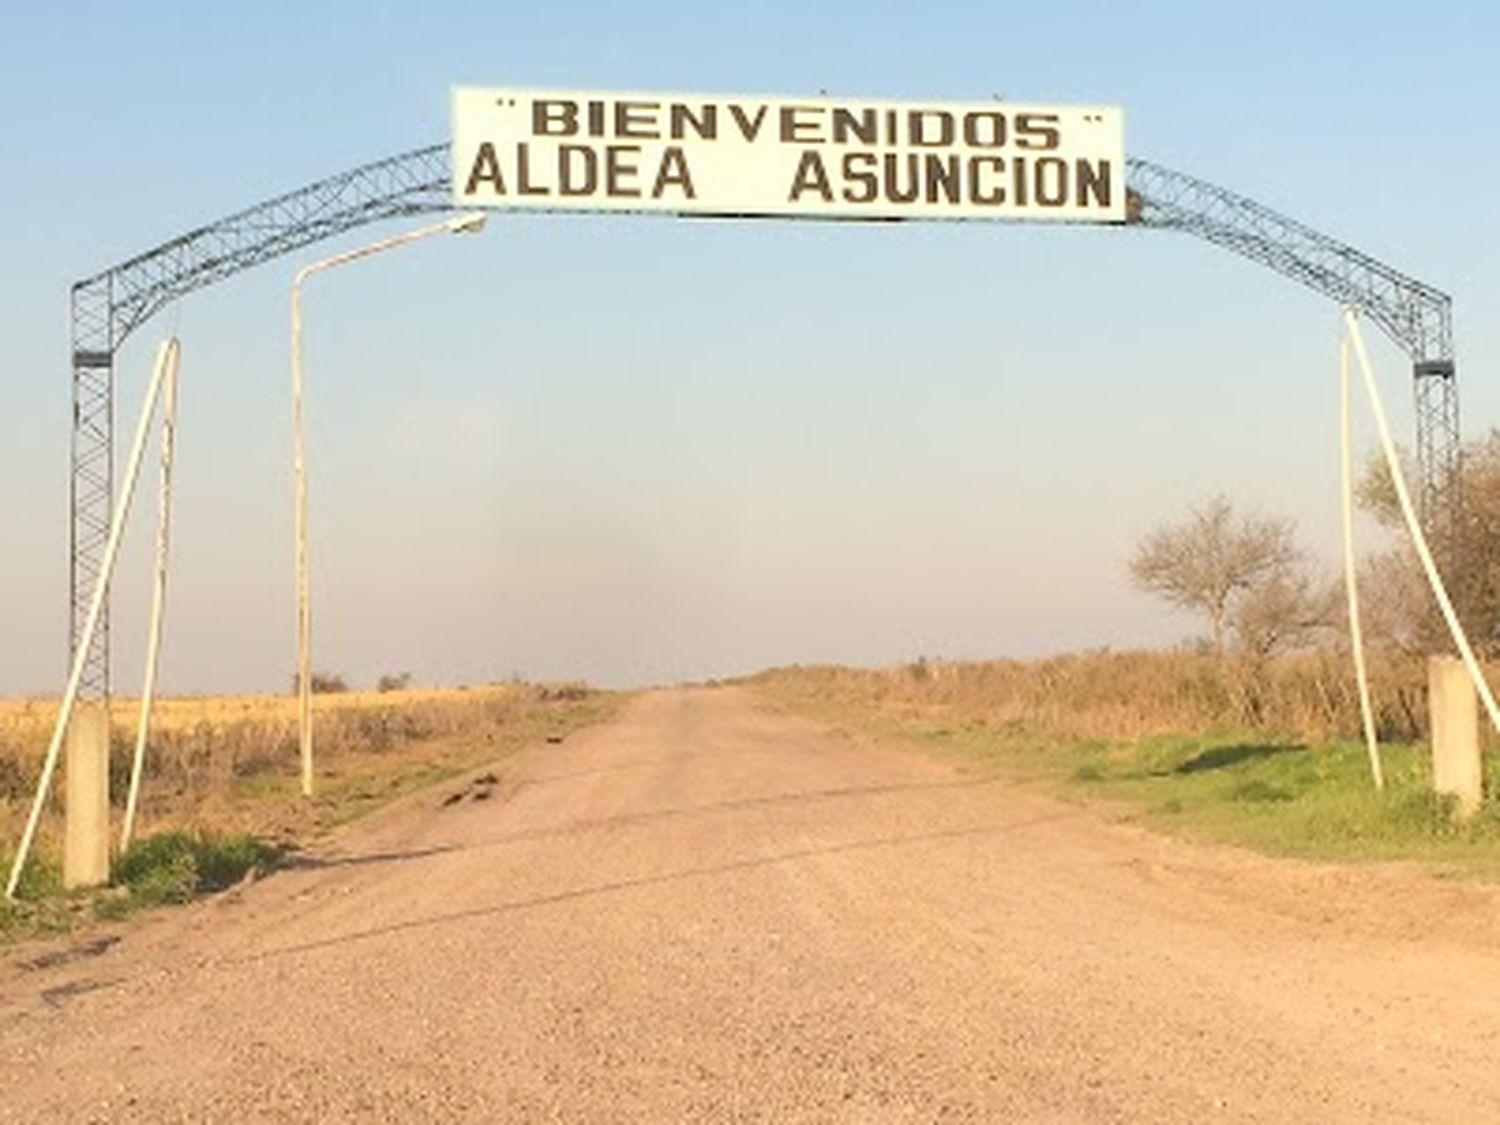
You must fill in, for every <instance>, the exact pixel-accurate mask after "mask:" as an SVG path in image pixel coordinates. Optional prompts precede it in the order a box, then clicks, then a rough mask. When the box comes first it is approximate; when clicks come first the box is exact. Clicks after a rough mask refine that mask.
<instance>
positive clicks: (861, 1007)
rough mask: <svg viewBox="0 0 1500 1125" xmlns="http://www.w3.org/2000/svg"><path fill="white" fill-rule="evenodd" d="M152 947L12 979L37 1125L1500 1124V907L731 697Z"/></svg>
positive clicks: (631, 722) (246, 892)
mask: <svg viewBox="0 0 1500 1125" xmlns="http://www.w3.org/2000/svg"><path fill="white" fill-rule="evenodd" d="M456 795H461V796H459V798H458V799H454V797H455V796H456ZM120 933H121V935H122V936H121V940H119V941H118V942H117V943H115V944H113V945H111V946H110V947H109V948H107V949H104V950H103V951H102V952H94V953H90V952H88V951H87V950H85V949H75V951H74V955H73V956H72V957H71V958H69V959H66V960H62V961H61V962H60V963H48V964H42V965H37V964H35V963H34V958H35V956H36V953H37V951H36V950H34V949H33V950H31V951H29V952H25V953H23V954H16V953H12V954H11V955H10V956H9V957H7V958H6V960H5V964H4V967H3V968H0V1107H3V1108H0V1116H3V1118H4V1119H5V1120H17V1121H20V1120H25V1121H34V1120H59V1121H62V1120H66V1121H84V1120H91V1119H95V1120H184V1119H186V1120H218V1121H244V1120H330V1119H335V1120H336V1119H354V1118H358V1119H363V1120H392V1121H396V1120H399V1121H413V1120H438V1119H445V1120H450V1119H471V1120H486V1121H551V1120H561V1121H589V1122H605V1121H627V1120H628V1121H652V1122H656V1121H741V1120H743V1121H777V1122H785V1121H828V1120H835V1121H859V1122H867V1121H935V1120H975V1121H1005V1120H1025V1121H1151V1122H1167V1121H1183V1122H1188V1121H1191V1122H1202V1121H1220V1120H1222V1121H1239V1120H1264V1121H1292V1120H1302V1121H1370V1120H1381V1121H1425V1120H1430V1121H1445V1122H1453V1121H1486V1120H1489V1121H1493V1120H1500V1050H1497V1047H1500V1043H1497V1031H1500V943H1497V938H1500V896H1497V894H1496V893H1495V892H1494V891H1493V890H1491V889H1489V888H1486V887H1482V886H1477V885H1472V884H1462V883H1444V882H1439V881H1436V880H1433V879H1432V878H1430V877H1424V876H1420V875H1413V874H1408V873H1403V872H1400V871H1394V870H1391V869H1381V870H1368V871H1356V872H1349V871H1344V870H1340V869H1336V868H1331V867H1319V866H1313V865H1307V864H1295V863H1286V862H1275V861H1270V860H1264V859H1259V858H1255V857H1252V856H1247V855H1244V854H1241V853H1237V852H1232V851H1228V850H1219V849H1205V848H1199V847H1194V846H1190V845H1186V844H1182V843H1177V842H1173V841H1170V840H1165V839H1162V838H1159V837H1156V836H1154V835H1151V834H1149V833H1147V832H1145V831H1142V830H1140V829H1138V828H1135V827H1133V826H1131V825H1130V824H1128V823H1122V822H1120V821H1119V819H1118V818H1117V817H1116V818H1114V819H1112V818H1111V817H1110V816H1109V815H1107V814H1103V813H1100V812H1098V811H1096V810H1086V809H1081V808H1078V807H1074V806H1071V805H1068V804H1064V803H1060V802H1057V801H1054V800H1050V799H1046V798H1042V797H1039V796H1037V795H1034V794H1028V793H1025V792H1020V791H1017V790H1015V789H1014V788H1012V787H1010V786H1008V785H1006V784H1005V783H1003V782H1000V781H996V780H993V779H986V778H984V777H982V776H977V775H972V774H965V773H962V772H960V771H959V770H958V768H957V767H955V766H954V765H952V764H948V763H945V762H942V761H939V760H936V759H928V758H925V757H923V756H921V755H918V754H915V753H908V752H903V751H897V750H891V749H883V748H880V747H875V746H871V745H867V744H863V743H861V742H860V741H859V740H857V739H854V738H850V737H849V736H846V735H845V736H841V735H838V734H837V733H824V732H820V731H819V730H817V729H816V728H814V727H812V726H810V725H808V724H806V723H805V722H802V721H800V720H796V719H793V718H791V717H788V716H785V715H781V714H778V713H776V712H775V711H774V710H771V709H769V708H768V707H766V706H765V705H763V704H760V703H757V702H756V701H755V700H754V699H753V698H752V697H750V696H747V695H744V694H741V693H740V692H738V691H734V690H717V691H711V690H701V691H671V692H659V693H654V694H650V695H646V696H643V697H641V698H640V699H639V700H638V701H637V702H635V703H634V704H633V705H631V706H630V707H629V708H628V709H627V710H626V712H625V714H624V716H623V717H622V718H621V719H619V720H618V721H616V722H614V723H612V724H611V725H609V726H607V727H601V728H597V729H594V730H590V731H586V732H584V733H582V734H579V735H575V736H573V737H571V738H569V739H568V740H567V741H566V742H565V743H563V744H561V745H551V746H544V747H538V748H536V749H535V750H533V751H529V752H527V753H525V754H523V755H521V756H519V757H517V758H513V759H511V760H510V761H508V762H507V763H506V764H505V765H504V767H503V768H501V769H497V770H496V771H495V781H494V782H493V783H491V782H483V781H476V782H473V783H469V784H463V785H460V784H454V785H451V786H449V787H447V788H445V789H443V790H441V791H439V792H436V793H433V794H429V795H425V796H424V797H423V799H422V800H420V801H417V802H414V803H412V804H411V805H409V806H408V807H406V808H404V809H402V810H399V811H397V812H395V813H393V814H392V815H389V816H386V817H384V818H382V819H381V821H380V822H379V823H378V824H375V825H367V826H365V827H362V828H360V829H359V830H358V831H356V832H351V833H349V834H347V835H345V836H344V837H342V838H341V839H339V840H337V841H334V842H332V843H330V844H328V845H326V846H324V847H323V848H321V849H319V850H318V852H317V853H316V854H315V855H313V856H311V857H309V859H308V861H307V862H306V863H305V864H304V865H302V866H300V867H298V868H297V869H294V870H290V871H286V872H283V873H279V874H277V875H276V876H274V877H273V878H271V879H268V880H265V881H263V882H261V883H259V884H256V885H254V886H250V887H247V888H244V889H243V890H240V891H237V892H233V893H231V894H230V895H228V896H226V897H223V898H220V899H218V900H215V901H212V902H208V903H204V904H200V905H199V906H197V907H194V908H191V909H189V910H185V911H177V912H167V913H163V914H160V915H157V916H156V917H154V918H151V919H148V920H147V921H146V922H145V923H144V924H141V925H137V926H134V927H131V928H127V929H125V930H123V931H120ZM102 944H103V943H102V942H96V943H95V945H96V947H97V946H98V945H102ZM75 945H77V943H75ZM21 956H26V957H30V958H32V959H33V964H31V965H30V966H24V965H20V964H18V963H17V960H18V957H21Z"/></svg>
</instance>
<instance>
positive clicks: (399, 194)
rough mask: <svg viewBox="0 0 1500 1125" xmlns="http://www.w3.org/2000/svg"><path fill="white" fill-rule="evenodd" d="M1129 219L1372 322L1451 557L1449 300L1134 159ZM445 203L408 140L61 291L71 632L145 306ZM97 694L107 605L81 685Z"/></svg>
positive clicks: (436, 157)
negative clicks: (1244, 262) (123, 371)
mask: <svg viewBox="0 0 1500 1125" xmlns="http://www.w3.org/2000/svg"><path fill="white" fill-rule="evenodd" d="M1127 190H1128V214H1129V220H1128V224H1127V225H1130V226H1139V227H1150V228H1158V229H1162V230H1176V231H1182V232H1183V233H1186V234H1192V235H1196V236H1197V237H1199V238H1202V239H1205V240H1207V241H1209V242H1212V243H1214V244H1216V245H1218V246H1222V247H1224V248H1225V249H1227V250H1232V251H1234V252H1235V253H1236V254H1240V255H1242V256H1244V257H1246V258H1249V259H1251V260H1252V261H1256V262H1259V263H1261V264H1262V265H1265V266H1269V267H1270V268H1271V269H1273V270H1275V271H1276V272H1277V273H1280V274H1282V275H1283V276H1285V277H1289V278H1291V279H1292V280H1294V281H1298V282H1300V283H1301V284H1303V285H1306V286H1308V287H1309V288H1311V289H1314V290H1317V291H1318V292H1319V293H1322V294H1323V295H1325V296H1327V297H1331V298H1333V299H1334V300H1336V301H1338V302H1340V303H1341V304H1346V305H1352V306H1354V307H1355V308H1357V309H1359V310H1360V311H1361V312H1362V313H1364V315H1366V316H1367V317H1369V318H1370V319H1371V320H1372V321H1374V322H1375V323H1376V324H1378V325H1379V326H1380V327H1381V328H1382V329H1383V330H1384V331H1385V333H1386V334H1387V335H1388V336H1389V337H1390V338H1391V339H1392V340H1394V341H1395V342H1396V343H1397V344H1398V345H1400V347H1401V348H1403V349H1404V350H1405V351H1406V353H1407V354H1408V355H1409V356H1410V357H1411V359H1412V365H1413V375H1414V380H1415V388H1416V401H1417V434H1416V438H1417V459H1418V466H1419V471H1420V481H1421V507H1422V519H1423V522H1424V523H1425V524H1426V528H1427V531H1428V534H1429V536H1430V537H1431V539H1432V541H1433V542H1434V543H1435V544H1436V545H1438V547H1439V550H1440V553H1441V555H1442V557H1443V558H1445V559H1446V560H1448V562H1449V564H1450V565H1451V562H1452V560H1453V559H1454V558H1455V557H1456V555H1457V550H1458V534H1459V527H1460V507H1459V505H1460V495H1459V491H1458V475H1457V472H1456V470H1457V467H1458V458H1459V430H1458V385H1457V379H1456V371H1455V367H1454V362H1453V324H1452V300H1451V299H1450V298H1449V297H1448V295H1447V294H1446V293H1443V292H1441V291H1440V290H1437V289H1434V288H1433V287H1432V286H1429V285H1425V284H1423V283H1422V282H1420V281H1417V280H1415V279H1414V278H1411V277H1408V276H1407V275H1405V274H1403V273H1401V272H1400V271H1398V270H1395V269H1392V268H1391V267H1390V266H1387V265H1385V264H1384V263H1382V262H1379V261H1377V260H1375V259H1374V258H1371V257H1370V256H1369V255H1367V254H1363V253H1361V252H1360V251H1358V250H1356V249H1354V248H1353V247H1352V246H1348V245H1346V244H1344V243H1342V242H1339V241H1337V240H1336V239H1333V238H1329V237H1328V236H1327V235H1324V234H1320V233H1319V232H1317V231H1315V230H1313V229H1311V228H1310V227H1307V226H1304V225H1303V224H1301V223H1298V222H1297V221H1295V220H1293V219H1290V218H1287V217H1286V216H1285V215H1281V214H1279V213H1277V212H1276V211H1273V210H1271V209H1270V208H1269V207H1265V206H1263V205H1261V204H1259V203H1256V202H1255V201H1254V200H1251V199H1247V198H1245V197H1244V196H1240V195H1236V194H1234V193H1233V192H1230V191H1226V190H1225V189H1224V188H1221V187H1217V186H1215V185H1214V184H1210V183H1207V182H1205V181H1203V180H1199V179H1195V178H1193V177H1192V176H1188V175H1184V174H1183V173H1181V172H1175V171H1172V170H1171V169H1168V168H1163V167H1162V166H1160V165H1158V164H1152V163H1150V162H1148V161H1145V160H1137V159H1131V160H1130V161H1129V172H1128V176H1127ZM450 210H453V205H452V200H451V186H450V171H449V147H448V145H447V144H446V143H444V144H439V145H431V146H429V147H426V148H419V149H413V150H411V151H410V152H403V153H400V154H398V155H396V156H391V157H388V158H386V159H384V160H379V161H376V162H374V163H372V164H364V165H361V166H360V167H358V168H354V169H351V170H350V171H347V172H343V173H341V174H339V175H337V176H331V177H329V178H327V179H324V180H319V181H317V182H316V183H312V184H309V185H307V186H306V187H303V188H299V189H298V190H296V191H293V192H288V193H287V194H285V195H281V196H277V197H276V198H275V199H270V200H267V201H266V202H264V203H260V204H257V205H256V206H254V207H250V208H247V209H246V210H243V211H239V212H237V213H235V214H233V215H230V216H228V217H227V218H224V219H220V220H219V221H218V222H215V223H211V224H209V225H207V226H203V227H199V228H197V229H195V230H191V231H188V232H187V233H186V234H184V235H182V236H180V237H178V238H175V239H173V240H172V241H170V242H166V243H163V244H162V245H160V246H158V247H156V248H154V249H152V250H148V251H146V252H145V253H143V254H139V255H137V256H136V257H134V258H131V259H129V260H128V261H125V262H121V263H120V264H119V265H116V266H112V267H111V268H109V269H107V270H104V271H103V272H102V273H99V274H96V275H94V276H93V277H90V278H87V279H85V280H83V281H80V282H78V283H76V284H75V285H74V286H73V289H72V332H73V340H72V343H73V347H72V363H73V438H72V449H71V470H72V473H71V484H70V489H69V501H70V504H71V510H72V515H71V522H70V557H71V563H70V567H71V570H70V584H69V596H70V605H71V611H70V618H69V620H70V634H69V637H70V642H71V645H72V646H76V644H77V639H78V637H79V635H80V632H81V629H82V626H83V621H84V618H85V616H86V615H87V612H88V600H89V596H90V595H91V593H92V592H93V588H94V584H95V583H96V582H97V580H98V577H99V570H100V564H101V561H102V558H103V554H104V547H105V542H106V540H107V538H108V535H109V524H110V517H111V514H112V506H113V501H114V360H115V354H116V352H117V351H118V350H119V348H120V345H121V344H123V343H124V341H125V340H126V338H127V337H128V336H129V335H130V334H131V333H132V332H134V331H135V330H136V329H137V328H139V327H140V326H141V325H142V324H144V323H145V322H146V321H147V320H148V319H150V317H151V316H153V315H154V314H155V313H157V312H159V311H160V310H161V309H163V308H164V307H166V306H167V305H169V304H170V303H171V302H173V301H175V300H177V299H178V298H180V297H182V296H184V295H186V294H188V293H191V292H192V291H193V290H195V289H201V288H203V287H204V286H207V285H212V284H213V283H214V282H217V281H222V280H224V279H225V278H227V277H230V276H232V275H233V274H236V273H239V272H240V271H241V270H245V269H249V268H250V267H252V266H256V265H259V264H261V263H262V262H266V261H270V260H271V259H272V258H277V257H280V256H281V255H283V254H288V253H291V252H292V251H294V250H299V249H301V248H302V247H304V246H308V245H311V244H312V243H315V242H318V241H321V240H322V239H325V238H332V237H334V236H336V235H339V234H343V233H344V232H345V231H349V230H352V229H354V228H356V227H360V226H364V225H365V224H366V223H373V222H378V221H379V220H382V219H390V218H395V217H398V216H403V215H415V214H421V213H426V212H433V211H450ZM108 694H109V618H108V614H107V613H106V615H105V617H104V618H103V620H102V621H101V623H100V628H99V629H98V631H97V633H96V634H95V636H94V640H93V643H92V644H91V645H90V648H89V652H88V654H87V660H86V661H85V665H84V674H83V680H82V695H83V696H84V697H85V698H94V699H102V698H105V697H107V696H108Z"/></svg>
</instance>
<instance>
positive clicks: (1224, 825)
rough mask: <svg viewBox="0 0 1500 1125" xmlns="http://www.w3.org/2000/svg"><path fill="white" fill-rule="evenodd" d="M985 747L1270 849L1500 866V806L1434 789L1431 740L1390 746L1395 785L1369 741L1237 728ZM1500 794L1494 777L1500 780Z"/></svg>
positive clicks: (1065, 782)
mask: <svg viewBox="0 0 1500 1125" xmlns="http://www.w3.org/2000/svg"><path fill="white" fill-rule="evenodd" d="M982 757H986V758H989V759H990V760H991V761H993V762H994V763H995V764H996V765H999V766H1002V767H1003V765H1004V764H1005V763H1006V762H1007V761H1015V762H1017V763H1019V764H1021V765H1022V766H1023V767H1024V769H1025V771H1026V772H1027V773H1028V774H1030V775H1032V776H1035V777H1039V778H1041V779H1043V780H1045V781H1046V782H1048V783H1049V784H1051V785H1052V786H1054V787H1056V788H1060V789H1065V790H1072V789H1077V790H1080V791H1086V792H1087V793H1088V794H1090V795H1093V796H1098V797H1104V798H1108V799H1112V800H1115V801H1120V802H1124V803H1127V804H1129V805H1134V806H1137V807H1139V808H1140V809H1142V810H1143V811H1144V814H1145V816H1146V818H1147V819H1148V820H1152V821H1155V822H1158V823H1160V824H1162V825H1164V826H1166V827H1169V828H1171V829H1172V830H1173V831H1177V832H1187V833H1189V834H1192V835H1197V836H1202V837H1205V838H1211V839H1216V840H1223V841H1228V842H1231V843H1237V844H1243V845H1246V846H1249V847H1253V848H1257V849H1259V850H1262V851H1269V852H1275V853H1279V854H1285V855H1299V856H1305V857H1309V858H1318V859H1337V860H1423V861H1433V862H1440V863H1452V864H1459V865H1461V866H1463V867H1466V868H1470V869H1473V870H1476V871H1482V872H1485V873H1490V874H1500V811H1497V809H1496V806H1495V805H1494V803H1493V802H1492V803H1489V804H1487V805H1486V806H1485V808H1484V810H1483V811H1482V812H1481V813H1480V814H1479V815H1478V816H1476V817H1475V818H1474V819H1473V820H1471V821H1469V822H1468V823H1467V824H1458V823H1456V822H1455V821H1454V819H1453V816H1452V809H1451V807H1450V806H1449V804H1448V803H1447V802H1446V801H1444V800H1440V799H1438V798H1437V797H1435V796H1434V795H1433V793H1432V775H1431V767H1430V757H1429V754H1428V750H1427V748H1426V747H1425V746H1409V745H1403V746H1387V747H1384V748H1383V749H1382V760H1383V763H1384V766H1385V778H1386V785H1385V788H1384V789H1383V790H1377V789H1376V788H1375V787H1374V784H1373V782H1372V781H1371V778H1370V768H1369V760H1368V757H1367V756H1366V753H1365V748H1364V746H1363V745H1362V744H1358V743H1334V744H1330V745H1320V746H1307V745H1303V744H1301V743H1296V742H1280V741H1276V740H1268V739H1265V738H1263V737H1261V738H1255V737H1244V736H1236V735H1234V734H1216V735H1203V736H1174V737H1165V738H1145V739H1140V740H1137V741H1133V742H1121V743H1117V744H1113V745H1107V746H1103V745H1101V744H1099V743H1097V742H1091V743H1068V742H1065V741H1057V742H1054V743H1053V744H1052V745H1051V746H1050V747H1046V748H1042V747H1039V746H1038V745H1036V744H1035V743H1034V742H1031V743H1022V744H1014V743H1013V742H1011V741H1010V740H1008V739H1006V738H1004V737H1003V736H1000V737H995V738H993V739H991V741H990V743H989V745H988V746H987V747H986V748H985V752H984V753H983V754H982ZM1491 791H1492V792H1493V787H1491Z"/></svg>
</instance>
